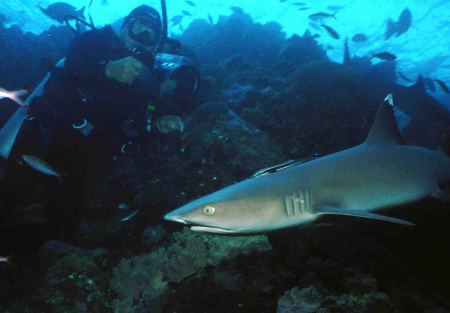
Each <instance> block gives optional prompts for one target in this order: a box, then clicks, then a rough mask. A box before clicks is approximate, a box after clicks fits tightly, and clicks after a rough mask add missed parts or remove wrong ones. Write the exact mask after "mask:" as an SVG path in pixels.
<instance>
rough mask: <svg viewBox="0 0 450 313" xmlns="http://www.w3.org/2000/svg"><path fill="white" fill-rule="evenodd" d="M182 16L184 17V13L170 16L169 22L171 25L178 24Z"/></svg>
mask: <svg viewBox="0 0 450 313" xmlns="http://www.w3.org/2000/svg"><path fill="white" fill-rule="evenodd" d="M183 18H184V15H181V14H178V15H175V16H174V17H172V18H171V19H170V22H171V23H172V24H171V26H175V25H178V24H180V23H181V22H182V21H183Z"/></svg>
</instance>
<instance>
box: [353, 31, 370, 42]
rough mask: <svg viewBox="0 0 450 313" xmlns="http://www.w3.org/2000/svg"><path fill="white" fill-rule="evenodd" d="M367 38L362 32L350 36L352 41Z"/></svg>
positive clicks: (360, 40) (361, 40)
mask: <svg viewBox="0 0 450 313" xmlns="http://www.w3.org/2000/svg"><path fill="white" fill-rule="evenodd" d="M367 39H369V37H367V36H366V35H365V34H362V33H358V34H355V35H354V36H353V37H352V41H354V42H363V41H366V40H367Z"/></svg>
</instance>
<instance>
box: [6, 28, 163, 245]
mask: <svg viewBox="0 0 450 313" xmlns="http://www.w3.org/2000/svg"><path fill="white" fill-rule="evenodd" d="M130 55H132V52H130V51H129V50H128V49H127V48H126V47H125V45H124V44H123V43H122V41H121V40H120V38H118V36H117V35H116V34H115V33H114V31H113V29H112V28H111V27H110V26H106V27H104V28H102V29H94V30H91V31H89V32H86V33H84V34H82V35H80V36H78V37H77V38H76V39H74V41H73V42H72V44H71V46H70V50H69V53H68V55H67V58H66V61H65V65H64V67H63V68H62V69H59V68H55V69H54V70H53V71H52V75H51V78H50V80H49V81H48V82H47V84H46V87H45V92H44V94H43V95H42V96H39V97H36V98H34V99H33V102H32V103H31V105H30V110H29V111H30V113H31V115H32V116H34V117H35V119H34V120H32V121H26V122H25V123H24V127H23V130H22V131H21V134H20V135H19V137H18V140H17V143H16V145H15V146H14V149H13V151H12V154H11V157H10V160H12V162H10V163H11V166H10V167H9V169H8V171H7V173H6V174H5V177H4V179H3V180H2V184H3V189H2V191H0V193H1V194H2V195H1V199H0V200H1V203H2V204H3V205H4V206H7V207H9V208H11V210H18V209H21V208H23V207H26V206H27V205H30V204H33V203H35V202H38V203H42V204H43V205H44V206H45V207H47V208H48V220H49V224H48V225H47V226H46V227H45V230H46V231H47V230H50V233H51V234H50V235H49V236H52V237H53V236H55V237H59V238H62V239H65V240H68V239H70V238H71V236H73V234H74V233H75V230H76V229H77V228H78V225H79V222H80V217H81V216H82V215H83V213H82V212H83V210H85V209H86V203H85V194H86V181H87V177H88V174H91V171H92V169H97V170H99V173H100V174H99V176H101V175H102V174H101V173H102V172H103V173H108V172H110V171H114V161H113V158H114V156H120V155H121V151H120V150H121V147H122V146H123V144H125V143H127V142H129V141H135V142H136V141H141V142H142V141H145V139H146V136H148V135H149V134H148V133H147V132H146V127H147V119H148V117H147V113H148V112H147V106H148V104H149V103H151V101H152V100H154V99H155V97H156V95H157V94H158V92H159V90H158V87H157V86H158V85H157V81H156V83H155V84H154V85H151V86H149V85H148V84H146V85H145V84H143V83H141V81H140V80H139V79H138V80H137V81H135V82H134V83H133V84H132V85H127V84H122V83H119V82H117V81H115V80H113V79H110V78H108V77H106V75H105V66H106V63H107V62H108V61H112V60H118V59H121V58H124V57H127V56H130ZM84 119H86V120H87V121H89V123H91V124H92V125H93V126H94V130H93V131H92V133H91V134H90V135H89V136H85V135H83V134H82V133H80V132H79V131H77V130H76V129H74V127H73V124H75V125H79V124H80V123H82V122H83V120H84ZM22 154H32V155H36V156H38V157H40V158H42V159H43V160H45V161H46V162H47V163H49V164H51V165H52V166H53V167H54V168H55V169H57V170H58V171H60V172H63V173H64V174H65V176H64V177H63V183H60V182H59V181H58V180H57V179H55V178H54V177H48V176H45V175H43V174H41V173H38V172H37V171H35V170H33V169H31V168H29V167H28V166H26V165H22V166H19V165H17V164H16V163H15V162H14V160H18V159H20V156H21V155H22ZM88 171H89V173H88ZM104 185H107V186H108V188H110V189H109V191H108V192H109V193H111V194H114V195H115V194H117V195H120V194H123V193H125V194H126V192H124V191H123V190H114V188H117V189H124V188H125V189H126V186H125V187H124V186H119V185H120V182H110V181H108V184H106V183H104ZM0 187H1V186H0ZM37 189H38V190H37ZM115 200H116V202H117V201H119V200H120V199H115Z"/></svg>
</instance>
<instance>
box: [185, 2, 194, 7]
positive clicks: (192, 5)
mask: <svg viewBox="0 0 450 313" xmlns="http://www.w3.org/2000/svg"><path fill="white" fill-rule="evenodd" d="M185 2H186V3H187V4H189V5H190V6H191V7H195V3H194V2H192V1H189V0H186V1H185Z"/></svg>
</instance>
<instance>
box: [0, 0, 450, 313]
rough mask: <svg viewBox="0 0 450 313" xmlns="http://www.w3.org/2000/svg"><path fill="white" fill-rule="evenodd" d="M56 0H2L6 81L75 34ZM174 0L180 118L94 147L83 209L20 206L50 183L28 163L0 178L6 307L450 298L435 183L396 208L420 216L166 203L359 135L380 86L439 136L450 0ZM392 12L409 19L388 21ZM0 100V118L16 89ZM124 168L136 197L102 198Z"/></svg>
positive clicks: (352, 141)
mask: <svg viewBox="0 0 450 313" xmlns="http://www.w3.org/2000/svg"><path fill="white" fill-rule="evenodd" d="M55 2H56V1H25V0H22V1H15V0H5V1H2V2H0V14H1V17H0V60H1V61H0V86H1V87H3V88H5V89H8V90H17V89H23V88H25V89H27V90H32V89H33V88H34V87H35V86H36V85H37V84H38V83H39V82H40V81H41V79H42V78H43V77H44V76H45V75H46V73H47V72H48V70H49V66H48V64H56V63H57V62H58V60H60V59H61V58H63V57H64V56H65V55H66V53H67V51H68V48H69V45H70V43H71V42H72V40H73V39H74V38H75V34H74V33H73V32H72V31H71V30H70V29H69V28H68V27H67V26H65V25H63V24H60V23H58V22H57V21H55V20H52V19H50V18H49V17H48V16H46V15H44V14H43V13H42V11H41V9H39V7H38V6H41V7H44V8H45V7H48V6H49V5H51V4H52V3H55ZM67 3H70V4H71V5H73V6H75V7H76V8H81V7H83V6H88V5H89V3H86V1H67ZM141 4H148V5H151V6H153V7H154V8H156V9H157V10H158V11H160V7H161V5H160V2H159V1H132V0H129V1H126V2H125V1H119V0H94V1H93V2H92V6H91V7H90V10H88V9H86V10H85V16H86V17H87V15H88V14H87V13H90V15H91V16H92V19H93V21H94V22H95V25H96V27H102V26H103V25H106V24H110V23H113V22H114V21H116V20H117V19H119V18H122V17H124V16H126V15H127V14H128V13H129V12H130V11H131V10H132V9H133V8H135V7H137V6H138V5H141ZM405 10H407V11H405ZM167 11H168V19H169V36H170V37H172V38H176V39H178V40H179V41H180V42H181V43H182V49H181V52H180V54H182V55H186V56H188V57H189V58H191V59H192V60H193V62H194V63H195V65H196V67H197V68H198V71H199V73H200V85H199V90H198V92H197V93H196V95H195V96H194V97H193V98H192V99H189V100H186V101H189V106H190V110H188V111H186V112H183V113H182V114H181V119H182V122H181V123H182V125H183V126H182V127H179V128H178V129H177V131H175V132H170V133H168V134H159V135H155V136H154V137H153V138H152V140H151V142H150V143H149V144H148V145H139V146H134V147H131V148H130V150H129V151H128V152H127V154H126V156H124V157H121V158H118V159H117V160H115V164H114V167H115V170H114V171H109V169H108V168H106V167H105V168H101V167H99V166H98V165H95V166H91V167H89V164H88V165H87V166H88V169H89V171H88V181H87V184H86V186H85V196H86V198H87V207H86V209H85V210H84V213H83V215H82V216H81V217H78V216H77V217H76V218H75V217H73V218H72V216H71V214H70V213H67V212H65V211H64V208H63V207H61V208H60V210H59V211H56V212H55V211H50V210H49V211H46V210H45V209H42V208H40V209H39V212H38V213H36V212H34V211H33V212H31V211H30V210H25V211H24V210H23V207H27V205H28V204H33V203H35V202H36V199H42V198H44V199H47V200H48V202H49V203H51V202H52V199H53V195H52V193H51V192H49V191H48V190H46V189H45V188H44V187H43V186H47V185H48V184H49V182H48V181H46V180H44V179H42V178H40V177H37V176H38V175H37V174H36V173H32V172H30V173H28V172H27V173H24V174H23V175H21V176H17V177H15V176H14V177H13V179H12V180H11V179H10V180H5V179H1V180H0V217H1V221H0V224H1V227H0V255H1V256H9V255H11V256H13V257H12V261H11V262H1V263H0V278H1V279H0V312H2V313H3V312H4V313H7V312H10V313H16V312H55V313H56V312H57V313H60V312H61V313H62V312H93V313H95V312H117V313H122V312H123V313H128V312H133V313H141V312H142V313H144V312H151V313H160V312H161V313H162V312H166V313H168V312H178V313H184V312H278V313H294V312H299V313H300V312H302V313H303V312H306V313H313V312H321V313H325V312H408V313H409V312H430V313H432V312H433V313H434V312H436V313H440V312H450V287H449V282H450V268H449V266H448V264H449V262H450V251H449V249H448V244H449V240H450V206H449V204H448V203H444V202H443V201H440V200H437V199H424V200H420V201H418V202H415V203H412V204H407V205H404V206H401V207H398V208H395V210H394V211H393V212H392V213H391V212H390V213H391V214H392V215H395V216H396V217H399V218H405V219H407V220H412V221H414V222H415V223H416V226H415V227H402V226H399V225H395V224H389V223H382V222H374V221H370V220H362V219H354V218H345V217H328V216H327V217H324V218H321V219H320V221H318V222H316V223H314V224H312V225H308V226H306V227H301V228H294V229H292V230H288V231H282V232H276V233H272V234H269V235H258V236H248V237H226V236H225V237H223V236H217V235H209V234H199V233H195V232H192V231H190V230H189V229H187V228H185V229H183V227H182V226H181V225H175V224H170V223H167V222H165V221H164V220H163V216H164V215H165V214H166V213H168V212H169V211H171V210H173V209H175V208H177V207H180V206H181V205H183V204H185V203H187V202H189V201H191V200H193V199H195V198H198V197H200V196H203V195H206V194H209V193H211V192H213V191H216V190H218V189H220V188H222V187H225V186H228V185H230V184H233V183H235V182H237V181H240V180H243V179H245V178H247V177H249V176H251V175H252V174H253V173H255V172H256V171H258V170H260V169H262V168H266V167H268V166H271V165H273V164H280V163H282V162H285V161H286V160H291V159H297V160H298V159H305V158H309V157H311V156H317V155H320V156H322V155H326V154H329V153H332V152H335V151H339V150H343V149H346V148H349V147H352V146H355V145H357V144H359V143H361V142H362V141H363V140H364V139H365V137H366V135H367V133H368V131H369V128H370V125H371V123H372V121H373V118H374V116H375V113H376V110H377V108H378V107H379V105H380V103H382V101H383V99H384V98H385V96H386V95H387V94H389V93H390V92H393V93H394V95H395V101H396V104H397V105H398V109H399V110H397V111H396V117H397V122H398V124H399V126H400V128H401V132H402V134H403V136H404V137H405V138H406V139H407V140H408V142H410V143H412V144H415V145H420V146H425V147H432V148H434V147H436V146H438V145H439V143H440V142H441V141H443V139H444V137H445V135H446V134H448V132H449V130H450V112H449V110H450V94H449V91H448V87H447V86H450V55H449V52H448V47H449V46H450V36H449V35H450V28H449V26H448V21H449V20H450V2H449V1H448V0H445V1H444V0H440V1H439V0H433V1H431V0H430V1H412V0H409V1H406V0H403V1H395V2H394V1H381V0H373V1H369V0H363V1H337V0H336V1H312V0H305V1H303V2H299V1H294V0H281V1H276V0H273V1H272V0H264V1H261V0H260V1H253V0H245V1H239V2H238V1H231V0H230V1H212V0H211V1H206V0H198V1H195V0H192V1H184V0H167ZM402 12H409V13H408V14H411V17H412V18H411V23H410V25H406V24H408V23H406V24H405V25H400V24H401V22H400V16H401V15H402ZM317 13H321V14H328V15H329V16H325V17H324V16H322V17H319V18H314V17H312V16H311V15H313V14H317ZM388 19H391V21H394V23H396V22H395V21H397V23H398V27H399V29H400V28H402V27H403V30H402V31H399V30H398V31H397V33H396V34H395V33H394V34H390V35H389V36H388V35H387V32H388V27H387V25H388ZM325 26H326V27H325ZM356 35H358V36H356ZM387 37H389V38H387ZM377 54H378V56H377ZM111 92H113V91H111ZM0 105H1V109H0V125H3V124H4V123H5V122H6V121H7V120H8V119H9V117H10V116H11V115H12V114H13V112H14V111H15V110H16V109H17V105H16V104H15V103H13V102H12V101H10V100H8V99H0ZM1 144H3V143H1V142H0V145H1ZM9 162H10V163H14V164H15V163H16V162H15V161H14V160H12V161H9ZM10 163H7V162H6V161H5V160H3V159H2V162H1V165H2V167H5V166H6V167H8V166H18V165H9V164H10ZM3 171H4V169H2V176H3ZM6 171H7V170H6ZM111 182H114V183H113V184H112V183H111ZM117 182H120V183H123V185H127V186H128V187H127V188H129V189H130V191H128V192H127V194H126V195H125V196H124V197H125V198H126V199H127V205H123V207H128V205H129V206H131V207H133V208H136V211H135V212H137V213H138V214H136V215H128V216H126V218H124V216H123V214H122V212H121V211H120V210H122V208H121V205H120V204H122V203H120V204H119V206H118V208H112V207H110V206H109V205H110V203H114V201H115V197H116V193H117V190H116V189H114V188H116V185H117ZM50 184H54V186H55V189H54V192H55V193H57V192H58V190H59V189H58V186H59V185H58V184H59V183H58V182H57V181H53V182H50ZM119 185H120V184H119ZM30 212H31V213H32V214H33V215H32V216H31V213H30ZM78 218H79V221H78ZM70 221H76V223H75V222H74V223H72V224H76V225H70V230H69V228H67V229H64V227H65V225H66V224H70ZM59 228H61V229H59ZM56 229H58V230H57V231H56Z"/></svg>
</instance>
